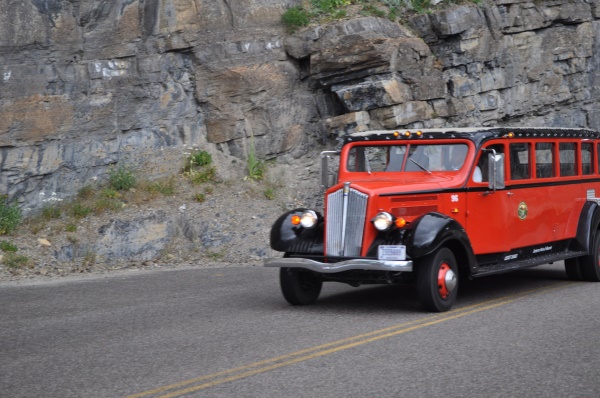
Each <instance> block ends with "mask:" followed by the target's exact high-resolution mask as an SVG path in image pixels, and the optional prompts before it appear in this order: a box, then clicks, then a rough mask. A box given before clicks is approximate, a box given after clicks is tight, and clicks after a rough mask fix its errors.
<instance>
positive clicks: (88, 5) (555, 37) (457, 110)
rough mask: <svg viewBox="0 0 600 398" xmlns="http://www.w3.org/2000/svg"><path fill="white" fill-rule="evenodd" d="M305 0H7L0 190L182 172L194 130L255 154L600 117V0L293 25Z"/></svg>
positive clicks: (518, 0) (511, 1)
mask: <svg viewBox="0 0 600 398" xmlns="http://www.w3.org/2000/svg"><path fill="white" fill-rule="evenodd" d="M297 3H299V1H298V0H116V1H108V0H95V1H91V0H68V1H67V0H27V1H21V0H18V1H17V0H9V1H4V2H2V3H1V4H0V59H1V65H0V68H1V71H0V73H1V74H2V79H1V80H0V87H1V91H0V153H1V161H0V165H1V174H0V186H2V191H6V192H7V193H8V194H9V196H10V197H11V198H15V199H17V200H18V201H19V202H20V203H21V205H22V206H24V207H31V208H36V207H39V193H40V192H44V191H52V192H58V193H60V194H62V195H63V196H69V195H70V194H72V193H74V192H76V191H77V190H78V188H80V187H81V186H83V185H85V184H86V183H87V181H89V179H90V178H92V177H100V178H101V177H103V176H104V175H105V173H106V169H107V167H108V166H110V165H112V164H115V163H117V162H126V161H127V162H135V163H138V164H140V165H143V166H144V167H145V168H144V170H148V172H149V173H150V174H154V175H160V174H161V173H162V174H165V173H170V172H173V171H174V170H173V167H176V166H177V162H174V161H173V160H175V159H176V157H177V156H180V151H179V150H176V151H173V150H172V149H174V148H178V147H180V146H181V145H182V144H184V143H186V144H191V145H200V146H203V147H206V148H208V149H210V150H211V151H212V152H213V153H215V154H223V155H222V159H226V158H227V156H233V157H236V158H242V159H243V158H245V156H246V154H247V143H248V139H249V138H250V137H254V140H256V148H257V151H258V155H259V156H260V157H263V158H273V157H276V156H280V155H282V154H292V155H296V156H299V155H304V154H306V153H308V152H309V151H310V149H311V148H313V147H314V145H313V144H314V143H315V142H319V141H321V140H322V139H323V138H326V137H327V136H328V135H329V134H331V133H334V134H336V133H337V134H341V133H347V132H350V131H355V130H363V129H369V128H386V129H393V128H400V127H405V126H407V127H408V126H411V127H415V126H416V127H421V126H422V127H443V126H450V125H454V126H467V125H473V126H477V125H493V124H515V125H517V124H521V125H524V124H527V125H549V126H573V127H574V126H586V127H591V128H597V127H598V126H599V123H600V122H599V121H598V117H597V116H596V112H595V109H596V107H597V102H598V98H599V94H598V89H597V86H598V84H597V81H598V77H599V73H600V72H599V70H600V68H598V66H599V64H600V59H599V54H600V52H599V51H598V46H599V43H600V41H599V40H598V35H599V33H600V27H599V26H600V25H599V24H598V21H597V18H598V7H597V5H598V3H599V2H598V1H597V0H587V1H583V0H575V1H573V0H568V1H567V0H565V1H561V0H555V1H545V2H531V1H523V0H495V1H493V2H490V3H487V4H486V5H483V6H476V5H462V6H457V7H453V8H448V9H444V10H441V11H437V12H434V13H431V14H423V15H417V16H413V17H410V18H408V20H407V21H406V25H405V26H402V25H399V24H397V23H395V22H391V21H389V20H386V19H379V18H374V17H362V18H357V19H351V20H344V21H339V22H333V23H330V24H329V25H325V26H316V27H310V28H307V29H305V30H304V31H302V32H299V33H296V34H294V35H291V36H288V35H286V34H285V32H284V30H283V28H282V26H281V24H280V16H281V14H282V12H283V11H284V10H285V9H286V8H288V7H290V6H292V5H295V4H297ZM157 154H160V156H159V157H157V156H156V155H157ZM224 163H227V165H228V166H229V162H227V161H225V162H224ZM227 168H230V167H227Z"/></svg>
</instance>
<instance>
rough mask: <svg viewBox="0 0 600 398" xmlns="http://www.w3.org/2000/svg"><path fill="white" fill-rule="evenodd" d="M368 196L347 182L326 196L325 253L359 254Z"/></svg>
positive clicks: (339, 254)
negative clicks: (341, 187)
mask: <svg viewBox="0 0 600 398" xmlns="http://www.w3.org/2000/svg"><path fill="white" fill-rule="evenodd" d="M344 192H346V194H344ZM368 197H369V196H368V195H367V194H364V193H362V192H359V191H357V190H355V189H352V188H350V187H349V184H348V183H347V184H346V186H344V188H343V189H340V190H339V191H336V192H333V193H332V194H330V195H329V196H328V197H327V228H326V234H327V249H326V254H327V255H329V256H359V255H360V249H361V245H362V238H363V228H364V225H365V214H366V212H367V199H368Z"/></svg>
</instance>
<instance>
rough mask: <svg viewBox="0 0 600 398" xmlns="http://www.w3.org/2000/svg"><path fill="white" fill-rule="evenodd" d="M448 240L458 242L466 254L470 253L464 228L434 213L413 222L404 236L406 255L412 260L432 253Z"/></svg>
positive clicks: (454, 221)
mask: <svg viewBox="0 0 600 398" xmlns="http://www.w3.org/2000/svg"><path fill="white" fill-rule="evenodd" d="M450 240H453V241H457V242H459V243H460V244H461V246H463V248H464V250H466V252H467V253H472V248H471V242H470V240H469V238H468V236H467V234H466V232H465V230H464V228H463V227H462V226H461V225H460V224H459V223H458V222H457V221H456V220H455V219H453V218H452V217H448V216H446V215H444V214H441V213H435V212H434V213H427V214H425V215H423V216H421V217H419V218H418V219H416V220H415V221H413V222H412V223H411V224H410V226H409V227H408V228H407V229H406V232H405V236H404V244H405V245H406V253H407V254H408V255H409V256H410V258H413V259H416V258H419V257H423V256H427V255H428V254H431V253H433V252H434V251H436V250H437V249H439V248H440V247H441V246H443V245H444V243H446V242H448V241H450ZM471 256H472V254H471ZM469 257H470V256H469Z"/></svg>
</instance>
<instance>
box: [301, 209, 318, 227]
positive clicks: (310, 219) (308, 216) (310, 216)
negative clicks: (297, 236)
mask: <svg viewBox="0 0 600 398" xmlns="http://www.w3.org/2000/svg"><path fill="white" fill-rule="evenodd" d="M317 221H319V217H317V213H315V212H314V211H312V210H306V211H305V212H304V213H302V215H301V216H300V225H302V226H303V227H304V228H312V227H314V226H315V225H317Z"/></svg>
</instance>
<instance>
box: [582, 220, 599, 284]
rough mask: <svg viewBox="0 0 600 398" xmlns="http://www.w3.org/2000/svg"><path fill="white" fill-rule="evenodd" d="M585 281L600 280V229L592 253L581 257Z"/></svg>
mask: <svg viewBox="0 0 600 398" xmlns="http://www.w3.org/2000/svg"><path fill="white" fill-rule="evenodd" d="M579 264H580V267H581V273H582V276H583V280H584V281H589V282H600V231H596V237H595V238H594V247H593V248H592V254H589V255H587V256H583V257H580V258H579Z"/></svg>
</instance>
